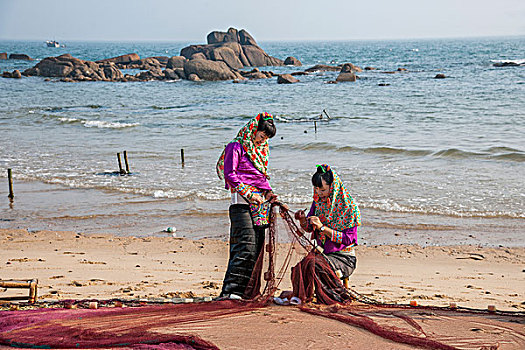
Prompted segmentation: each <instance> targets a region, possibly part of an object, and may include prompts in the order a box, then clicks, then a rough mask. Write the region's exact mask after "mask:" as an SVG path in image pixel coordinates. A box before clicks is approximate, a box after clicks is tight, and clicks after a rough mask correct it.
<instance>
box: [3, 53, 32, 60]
mask: <svg viewBox="0 0 525 350" xmlns="http://www.w3.org/2000/svg"><path fill="white" fill-rule="evenodd" d="M9 59H10V60H25V61H33V59H32V58H31V57H29V56H28V55H26V54H25V53H12V54H10V55H9Z"/></svg>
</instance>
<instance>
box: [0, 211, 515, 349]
mask: <svg viewBox="0 0 525 350" xmlns="http://www.w3.org/2000/svg"><path fill="white" fill-rule="evenodd" d="M278 207H279V211H280V216H281V217H282V218H283V219H284V223H285V224H284V227H285V228H286V230H285V231H286V232H287V233H288V235H289V237H288V238H290V239H291V241H292V244H291V245H290V247H291V248H290V249H289V250H288V252H287V254H286V256H285V257H284V259H283V263H282V266H281V267H280V268H279V270H278V271H275V269H276V267H275V262H276V256H275V255H276V254H275V252H276V227H277V226H276V222H277V220H276V216H277V215H276V213H275V211H272V219H271V225H270V229H269V234H268V237H267V242H266V246H265V249H264V250H263V252H261V255H260V256H259V259H258V261H257V264H256V267H255V269H254V272H253V275H252V279H251V281H250V283H249V285H248V288H247V290H246V293H245V297H246V296H247V297H249V298H250V300H246V301H237V300H235V301H234V300H222V301H213V302H203V303H192V304H165V305H147V306H141V307H124V308H116V307H112V308H101V309H95V310H89V309H37V310H27V311H2V312H0V347H1V346H2V345H4V346H16V347H26V348H115V347H120V348H129V349H218V347H217V346H215V345H214V344H213V343H211V342H209V341H206V340H204V339H201V338H200V337H198V336H196V335H195V334H202V331H203V330H206V329H209V327H216V326H217V325H218V323H217V322H219V323H220V322H228V321H230V320H232V319H235V318H236V317H244V319H246V320H247V319H248V318H249V317H252V318H257V317H259V318H260V316H258V314H257V312H258V310H260V309H262V308H265V307H267V306H268V303H269V302H270V300H271V299H272V298H273V296H274V293H275V291H276V290H277V287H278V285H279V283H280V281H282V279H283V278H285V276H286V275H287V273H288V271H289V264H290V261H291V255H292V250H294V249H295V247H302V248H300V249H302V250H303V252H302V253H303V254H304V255H305V256H306V257H305V258H304V259H303V260H302V262H301V263H300V264H299V265H297V266H296V267H295V268H294V269H293V272H292V280H293V284H294V285H296V286H297V290H298V291H299V292H298V293H299V296H300V297H301V298H303V300H304V301H309V300H310V299H312V298H313V296H314V295H315V297H316V300H317V302H318V303H322V304H334V303H335V305H333V306H331V307H324V308H323V307H319V306H316V305H312V304H307V305H304V304H303V306H302V307H301V308H300V309H301V311H305V312H307V313H309V314H312V315H316V316H323V317H327V318H330V319H335V320H338V321H340V322H342V324H343V323H344V324H346V325H350V326H355V327H358V328H361V329H365V330H367V331H369V332H371V333H373V334H375V335H377V336H380V337H382V338H384V339H388V340H390V341H393V342H397V343H403V344H409V345H412V346H416V347H422V348H429V349H456V348H477V349H480V348H481V347H482V346H483V347H485V349H490V348H491V347H492V346H497V343H495V342H494V340H493V339H491V338H489V339H486V340H484V341H479V337H475V336H474V337H470V338H469V337H463V338H461V336H460V335H457V336H453V334H454V331H457V330H458V329H461V327H460V325H464V324H467V321H469V322H473V324H481V323H482V322H483V320H484V317H483V315H481V316H480V315H473V316H472V318H471V319H470V320H466V319H461V322H462V323H458V324H457V325H456V324H454V326H453V327H452V328H451V329H450V330H449V331H447V334H441V333H439V332H440V329H442V328H439V327H435V326H433V325H435V324H438V321H439V322H441V323H443V322H448V323H447V324H453V322H452V321H453V320H459V319H460V317H458V316H457V314H458V312H457V311H456V312H454V315H453V316H454V317H452V316H447V312H448V314H452V313H453V312H452V311H446V310H443V309H439V308H412V309H410V308H404V307H402V306H393V305H384V304H379V303H375V304H374V301H372V300H370V299H367V298H364V297H363V296H361V295H360V294H358V293H356V292H354V291H352V290H349V289H345V288H344V287H343V286H342V284H341V282H340V281H339V279H338V278H337V277H336V276H335V274H334V272H333V271H332V269H331V268H330V265H329V264H328V263H327V261H326V260H325V259H324V258H323V256H322V254H321V253H314V252H312V249H313V246H312V243H311V242H310V241H309V240H308V239H306V238H305V237H304V232H302V230H300V229H299V228H298V226H297V225H296V224H295V222H294V220H293V219H292V217H291V216H290V214H289V211H288V210H287V209H286V208H284V207H282V206H278ZM265 252H266V254H265ZM261 280H264V282H261ZM263 284H264V287H263ZM261 289H262V290H261ZM352 301H354V302H352ZM365 303H368V304H374V305H366V304H365ZM492 316H494V314H493V315H492ZM476 317H477V318H476ZM500 317H504V316H501V315H500ZM509 317H510V316H509ZM511 318H512V320H511V319H510V318H509V319H505V320H503V322H515V323H514V324H512V325H513V326H516V325H517V327H518V328H517V329H518V330H517V331H516V327H511V326H505V325H504V326H502V325H500V324H495V325H494V327H499V328H498V329H506V330H507V331H508V332H509V334H512V336H513V337H514V338H513V339H514V340H515V341H516V344H518V345H519V346H521V345H524V346H525V331H523V332H520V329H522V328H523V323H525V320H524V318H523V316H516V317H515V316H512V317H511ZM221 320H222V321H221ZM213 322H216V323H215V324H213V325H210V324H211V323H213ZM494 322H496V321H494ZM498 322H499V321H498ZM520 322H521V323H520ZM509 324H510V323H509ZM491 327H492V325H491ZM502 327H503V328H502ZM520 327H521V328H520ZM229 328H231V327H229ZM255 328H256V325H255ZM243 336H245V337H246V340H247V341H248V338H249V337H250V334H245V335H243ZM509 336H510V335H509ZM520 341H521V343H520ZM466 345H468V346H466Z"/></svg>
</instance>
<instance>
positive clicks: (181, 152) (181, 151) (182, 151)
mask: <svg viewBox="0 0 525 350" xmlns="http://www.w3.org/2000/svg"><path fill="white" fill-rule="evenodd" d="M180 159H181V161H182V167H183V168H184V148H181V149H180Z"/></svg>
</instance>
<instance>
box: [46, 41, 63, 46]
mask: <svg viewBox="0 0 525 350" xmlns="http://www.w3.org/2000/svg"><path fill="white" fill-rule="evenodd" d="M46 45H47V47H60V44H59V43H58V41H55V40H48V41H46Z"/></svg>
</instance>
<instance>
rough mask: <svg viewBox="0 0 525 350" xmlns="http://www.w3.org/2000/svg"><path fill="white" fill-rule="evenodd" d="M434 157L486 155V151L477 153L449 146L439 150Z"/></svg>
mask: <svg viewBox="0 0 525 350" xmlns="http://www.w3.org/2000/svg"><path fill="white" fill-rule="evenodd" d="M432 155H433V156H434V157H438V158H471V157H473V156H474V157H475V156H478V157H479V156H484V155H486V154H485V153H477V152H468V151H462V150H460V149H457V148H449V149H444V150H441V151H437V152H435V153H433V154H432Z"/></svg>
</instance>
